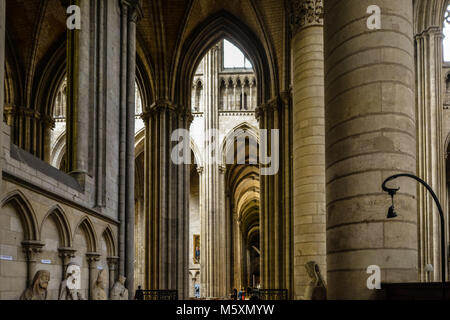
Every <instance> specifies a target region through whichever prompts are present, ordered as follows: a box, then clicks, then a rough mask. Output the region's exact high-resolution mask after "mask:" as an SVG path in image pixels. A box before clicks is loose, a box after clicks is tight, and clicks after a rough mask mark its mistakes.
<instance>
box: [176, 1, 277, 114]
mask: <svg viewBox="0 0 450 320" xmlns="http://www.w3.org/2000/svg"><path fill="white" fill-rule="evenodd" d="M224 38H226V39H227V40H229V41H230V42H232V43H233V44H234V45H236V46H237V47H239V49H240V50H241V51H242V52H243V53H244V54H245V55H246V56H247V57H249V59H250V61H251V63H252V65H253V68H254V70H255V73H256V77H257V81H256V83H257V92H258V97H257V103H258V105H259V104H261V103H263V102H266V101H268V100H269V99H270V98H271V97H272V96H274V93H275V92H278V87H277V86H278V72H277V66H276V62H275V61H272V60H270V59H269V57H272V56H273V55H272V54H271V53H270V52H267V51H266V49H265V46H264V45H263V43H261V42H260V41H259V38H258V37H257V36H256V35H255V34H254V32H253V31H252V30H251V29H250V28H249V27H248V26H247V25H246V24H245V23H243V22H242V21H240V20H239V19H238V18H236V17H235V16H233V15H232V14H231V13H229V12H227V11H225V10H221V11H219V12H218V13H216V14H214V15H212V16H210V17H209V18H208V19H206V20H205V21H203V22H202V23H200V24H199V25H198V26H197V27H196V28H195V29H194V30H193V31H192V32H191V34H190V35H189V36H188V37H187V39H186V40H185V41H184V43H183V45H182V46H181V49H180V50H181V51H180V55H179V59H178V60H177V63H176V65H177V67H176V75H175V77H173V79H174V80H173V81H174V82H175V83H174V85H173V86H172V88H173V92H172V93H171V95H172V100H173V101H178V102H179V103H180V104H181V105H183V106H185V107H186V108H188V106H190V103H191V101H190V95H191V90H192V82H191V81H192V79H193V78H194V75H195V71H196V69H197V66H198V65H199V64H200V62H201V60H202V58H203V57H204V56H205V54H206V53H207V52H208V51H209V50H210V49H211V48H212V47H213V46H214V45H216V44H217V43H218V42H219V41H220V40H222V39H224ZM188 109H189V108H188Z"/></svg>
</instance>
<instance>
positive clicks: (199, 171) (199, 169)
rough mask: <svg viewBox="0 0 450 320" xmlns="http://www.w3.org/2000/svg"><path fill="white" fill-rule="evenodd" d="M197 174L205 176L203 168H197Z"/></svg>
mask: <svg viewBox="0 0 450 320" xmlns="http://www.w3.org/2000/svg"><path fill="white" fill-rule="evenodd" d="M197 173H198V174H199V175H202V174H203V167H198V168H197Z"/></svg>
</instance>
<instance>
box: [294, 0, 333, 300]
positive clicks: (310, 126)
mask: <svg viewBox="0 0 450 320" xmlns="http://www.w3.org/2000/svg"><path fill="white" fill-rule="evenodd" d="M322 9H323V5H322V1H316V2H310V1H306V0H297V1H294V2H293V11H292V13H293V16H292V23H293V24H292V44H291V46H292V59H293V63H292V67H293V75H294V77H293V117H294V121H293V122H294V131H293V134H294V139H293V144H294V146H293V148H294V152H293V157H294V217H293V219H294V254H295V260H294V282H295V283H294V290H295V293H294V294H295V298H298V297H300V296H303V295H304V293H305V289H306V286H307V285H308V283H309V282H310V279H309V277H308V275H307V273H306V269H305V264H306V263H307V262H308V261H316V262H317V263H318V264H319V267H320V269H321V272H322V274H323V275H326V221H325V220H326V212H325V211H326V209H325V206H326V204H325V119H324V117H325V101H324V70H323V69H324V63H323V10H322Z"/></svg>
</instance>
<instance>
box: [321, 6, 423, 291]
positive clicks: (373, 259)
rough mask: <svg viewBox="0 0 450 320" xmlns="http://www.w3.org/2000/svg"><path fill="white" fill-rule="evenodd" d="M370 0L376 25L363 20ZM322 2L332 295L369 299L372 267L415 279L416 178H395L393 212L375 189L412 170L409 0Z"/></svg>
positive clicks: (387, 278) (386, 278) (394, 278)
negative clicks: (396, 189)
mask: <svg viewBox="0 0 450 320" xmlns="http://www.w3.org/2000/svg"><path fill="white" fill-rule="evenodd" d="M371 5H377V6H379V8H380V9H381V29H379V30H373V29H372V30H371V29H369V28H368V23H367V21H368V19H369V14H367V13H366V12H367V11H368V7H369V6H371ZM324 7H325V21H324V43H325V119H326V167H327V171H326V184H327V185H326V190H327V269H328V298H329V299H367V298H374V297H375V296H376V292H375V291H376V290H368V288H367V285H366V283H367V278H368V277H369V275H368V274H367V273H366V272H367V268H368V267H369V266H370V265H377V266H379V267H380V269H381V280H382V282H404V281H411V280H412V281H417V279H418V273H417V261H418V255H417V212H416V208H417V201H416V198H415V197H416V188H417V185H416V182H415V181H409V180H406V179H404V180H398V181H396V182H395V184H396V185H397V186H400V187H401V190H400V192H399V193H398V194H397V196H396V198H395V205H396V211H397V213H398V214H399V216H398V217H397V218H396V219H392V220H387V219H386V215H387V210H388V208H389V206H390V201H391V199H390V197H389V196H387V195H386V193H384V192H383V191H382V189H381V184H382V182H383V180H384V179H385V178H387V177H388V176H389V175H391V174H394V173H398V172H406V173H413V174H415V173H416V138H415V137H416V122H415V118H416V116H415V107H414V106H415V100H414V47H413V27H412V20H413V18H412V12H413V10H412V0H397V1H391V0H377V1H373V0H346V1H339V0H327V1H324ZM369 22H370V21H369ZM369 25H370V24H369ZM393 184H394V183H393ZM393 184H392V185H393Z"/></svg>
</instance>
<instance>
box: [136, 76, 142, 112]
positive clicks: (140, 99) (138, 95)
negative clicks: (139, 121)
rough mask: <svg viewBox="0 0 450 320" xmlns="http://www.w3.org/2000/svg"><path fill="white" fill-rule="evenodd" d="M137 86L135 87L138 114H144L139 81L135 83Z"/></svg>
mask: <svg viewBox="0 0 450 320" xmlns="http://www.w3.org/2000/svg"><path fill="white" fill-rule="evenodd" d="M135 88H136V89H135V90H136V91H135V100H136V101H135V105H136V116H139V115H141V114H142V96H141V91H140V90H139V86H138V84H137V83H135Z"/></svg>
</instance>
